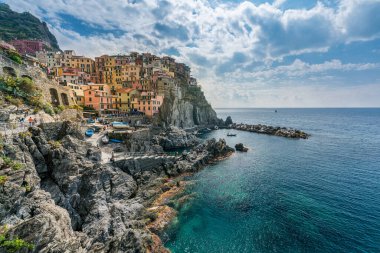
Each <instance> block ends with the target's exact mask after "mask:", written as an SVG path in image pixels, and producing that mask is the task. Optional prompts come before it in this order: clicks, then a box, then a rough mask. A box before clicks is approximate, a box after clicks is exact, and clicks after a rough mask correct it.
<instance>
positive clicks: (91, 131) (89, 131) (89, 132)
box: [84, 128, 94, 137]
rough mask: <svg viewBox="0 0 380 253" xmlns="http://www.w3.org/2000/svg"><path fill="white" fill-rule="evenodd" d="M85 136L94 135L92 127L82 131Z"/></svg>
mask: <svg viewBox="0 0 380 253" xmlns="http://www.w3.org/2000/svg"><path fill="white" fill-rule="evenodd" d="M84 134H85V135H86V136H87V137H91V136H93V135H94V129H92V128H89V129H87V130H86V132H85V133H84Z"/></svg>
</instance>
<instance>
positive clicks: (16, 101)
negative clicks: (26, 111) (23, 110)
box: [5, 95, 23, 107]
mask: <svg viewBox="0 0 380 253" xmlns="http://www.w3.org/2000/svg"><path fill="white" fill-rule="evenodd" d="M5 100H6V101H8V102H9V103H11V104H12V105H15V106H17V107H19V106H20V105H22V104H23V101H22V100H21V99H19V98H15V97H12V96H11V95H7V96H5Z"/></svg>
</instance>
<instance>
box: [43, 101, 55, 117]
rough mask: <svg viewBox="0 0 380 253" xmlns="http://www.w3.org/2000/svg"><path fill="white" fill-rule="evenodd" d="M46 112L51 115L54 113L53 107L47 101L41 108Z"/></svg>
mask: <svg viewBox="0 0 380 253" xmlns="http://www.w3.org/2000/svg"><path fill="white" fill-rule="evenodd" d="M42 109H43V110H44V111H45V112H46V113H47V114H49V115H50V116H53V115H54V108H53V106H52V105H51V104H49V103H46V104H44V105H43V108H42Z"/></svg>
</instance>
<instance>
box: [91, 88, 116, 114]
mask: <svg viewBox="0 0 380 253" xmlns="http://www.w3.org/2000/svg"><path fill="white" fill-rule="evenodd" d="M117 98H118V96H115V95H112V93H111V89H110V87H109V85H107V84H88V85H86V86H85V88H84V105H85V106H86V107H90V108H93V109H94V110H95V111H98V112H99V113H100V114H108V113H110V112H113V111H115V110H116V109H115V108H116V104H117Z"/></svg>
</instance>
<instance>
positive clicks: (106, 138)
mask: <svg viewBox="0 0 380 253" xmlns="http://www.w3.org/2000/svg"><path fill="white" fill-rule="evenodd" d="M102 142H103V144H108V143H109V142H110V139H109V138H108V136H107V135H104V136H103V137H102Z"/></svg>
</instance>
